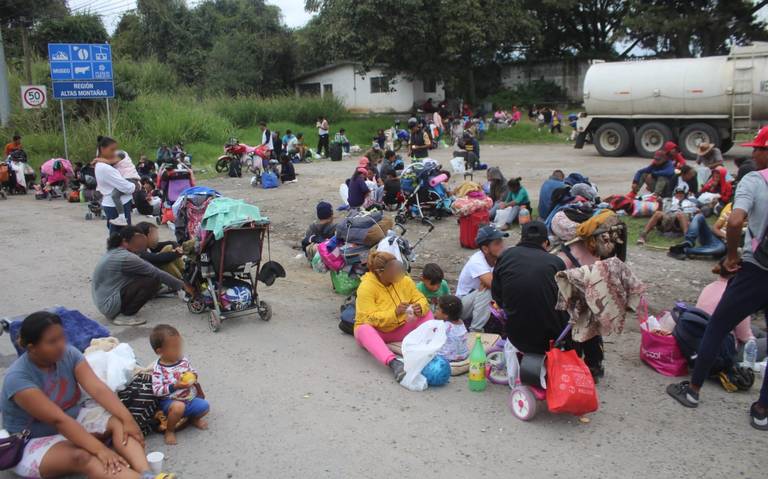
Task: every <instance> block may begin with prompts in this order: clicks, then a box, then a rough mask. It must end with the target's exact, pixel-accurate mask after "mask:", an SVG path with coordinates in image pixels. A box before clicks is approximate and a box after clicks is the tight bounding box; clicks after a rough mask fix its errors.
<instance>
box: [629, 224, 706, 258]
mask: <svg viewBox="0 0 768 479" xmlns="http://www.w3.org/2000/svg"><path fill="white" fill-rule="evenodd" d="M649 219H650V218H633V217H631V216H623V217H622V220H623V221H624V223H626V225H627V238H628V241H629V244H635V243H636V242H637V238H639V237H640V233H641V232H642V231H643V228H644V227H645V225H646V224H648V220H649ZM715 221H717V216H710V217H709V218H707V224H709V225H710V226H712V225H713V224H714V223H715ZM682 242H683V236H682V235H680V236H675V237H672V238H669V237H667V236H664V235H663V234H661V233H660V232H659V231H657V230H654V231H652V232H651V233H650V234H649V235H648V238H647V240H646V246H648V247H650V248H658V249H664V250H667V249H669V247H670V246H673V245H676V244H680V243H682Z"/></svg>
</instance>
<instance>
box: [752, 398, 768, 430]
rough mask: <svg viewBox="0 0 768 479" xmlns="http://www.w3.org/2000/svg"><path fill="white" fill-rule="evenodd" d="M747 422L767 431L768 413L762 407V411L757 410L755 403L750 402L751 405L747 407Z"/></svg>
mask: <svg viewBox="0 0 768 479" xmlns="http://www.w3.org/2000/svg"><path fill="white" fill-rule="evenodd" d="M749 424H750V425H751V426H752V427H754V428H755V429H758V430H760V431H768V413H766V410H765V409H763V412H762V413H761V412H759V411H758V410H757V403H752V407H751V408H749Z"/></svg>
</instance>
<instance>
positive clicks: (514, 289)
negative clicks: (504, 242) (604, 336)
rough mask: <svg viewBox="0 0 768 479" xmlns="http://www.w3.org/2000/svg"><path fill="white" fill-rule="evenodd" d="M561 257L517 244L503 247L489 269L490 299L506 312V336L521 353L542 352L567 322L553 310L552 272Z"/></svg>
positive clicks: (560, 267)
mask: <svg viewBox="0 0 768 479" xmlns="http://www.w3.org/2000/svg"><path fill="white" fill-rule="evenodd" d="M564 269H565V263H563V260H562V259H560V258H558V257H557V256H555V255H552V254H549V253H547V252H546V251H544V250H543V249H542V248H541V247H538V246H535V245H526V244H520V245H518V246H515V247H514V248H509V249H508V250H506V251H505V252H504V253H503V254H502V255H501V257H500V258H499V260H498V262H497V263H496V266H495V267H494V269H493V284H492V288H491V293H492V295H493V300H494V301H496V303H498V305H499V306H501V307H502V308H504V311H506V313H507V337H508V338H509V340H510V341H511V342H512V344H513V345H514V346H515V347H516V348H517V349H519V350H520V351H522V352H524V353H539V354H543V353H544V352H546V350H547V348H548V346H549V341H550V340H554V339H557V337H558V336H560V333H561V332H562V331H563V329H565V326H566V325H567V324H568V314H567V313H566V312H565V311H556V310H555V304H557V284H556V283H555V274H556V273H557V272H558V271H563V270H564Z"/></svg>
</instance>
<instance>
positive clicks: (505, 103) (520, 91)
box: [488, 80, 568, 109]
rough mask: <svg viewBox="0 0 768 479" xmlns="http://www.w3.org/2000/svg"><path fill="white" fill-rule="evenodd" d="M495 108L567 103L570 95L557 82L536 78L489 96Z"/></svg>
mask: <svg viewBox="0 0 768 479" xmlns="http://www.w3.org/2000/svg"><path fill="white" fill-rule="evenodd" d="M488 101H490V102H491V103H493V105H494V108H495V107H497V106H500V107H502V108H505V109H509V108H511V107H512V106H513V105H517V106H518V107H519V108H521V109H523V108H525V107H526V106H527V105H534V104H547V103H567V102H568V96H567V95H566V93H565V90H564V89H563V88H562V87H561V86H560V85H558V84H557V83H555V82H551V81H547V80H534V81H532V82H530V83H526V84H524V85H517V86H516V87H515V88H513V89H511V90H510V89H503V90H499V91H498V92H496V93H495V94H493V95H491V96H490V97H488Z"/></svg>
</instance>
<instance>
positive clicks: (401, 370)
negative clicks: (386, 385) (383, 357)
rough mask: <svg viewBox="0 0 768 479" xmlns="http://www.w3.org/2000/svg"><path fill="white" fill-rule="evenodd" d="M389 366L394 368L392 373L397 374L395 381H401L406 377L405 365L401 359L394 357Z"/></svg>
mask: <svg viewBox="0 0 768 479" xmlns="http://www.w3.org/2000/svg"><path fill="white" fill-rule="evenodd" d="M389 367H390V369H392V374H394V376H395V381H397V382H398V384H399V383H400V381H402V380H403V378H404V377H405V365H404V364H403V362H402V361H400V360H399V359H393V360H392V361H390V362H389Z"/></svg>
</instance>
